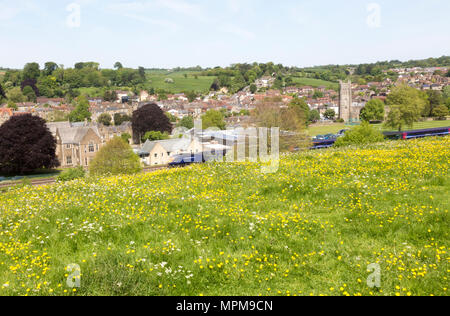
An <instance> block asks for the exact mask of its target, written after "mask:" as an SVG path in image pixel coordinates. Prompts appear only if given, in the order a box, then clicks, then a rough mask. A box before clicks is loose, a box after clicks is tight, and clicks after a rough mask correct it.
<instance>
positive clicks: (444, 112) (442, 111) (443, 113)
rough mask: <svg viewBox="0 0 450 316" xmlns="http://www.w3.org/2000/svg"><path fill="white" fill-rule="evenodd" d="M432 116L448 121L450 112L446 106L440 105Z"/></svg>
mask: <svg viewBox="0 0 450 316" xmlns="http://www.w3.org/2000/svg"><path fill="white" fill-rule="evenodd" d="M432 115H433V117H435V118H437V119H439V120H446V119H447V116H448V115H449V110H448V108H447V107H446V106H445V105H439V106H437V107H435V108H434V109H433V113H432Z"/></svg>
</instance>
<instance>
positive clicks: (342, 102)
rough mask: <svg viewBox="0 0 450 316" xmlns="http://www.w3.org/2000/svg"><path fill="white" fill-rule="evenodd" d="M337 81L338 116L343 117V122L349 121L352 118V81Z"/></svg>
mask: <svg viewBox="0 0 450 316" xmlns="http://www.w3.org/2000/svg"><path fill="white" fill-rule="evenodd" d="M339 83H340V85H341V89H340V93H339V98H340V99H339V118H341V119H343V120H344V121H345V122H350V121H351V120H352V115H351V107H352V97H353V93H352V83H351V82H350V81H348V82H343V81H339Z"/></svg>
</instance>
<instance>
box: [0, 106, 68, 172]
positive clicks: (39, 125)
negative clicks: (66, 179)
mask: <svg viewBox="0 0 450 316" xmlns="http://www.w3.org/2000/svg"><path fill="white" fill-rule="evenodd" d="M55 150H56V140H55V138H54V137H53V135H52V134H51V133H50V131H49V129H48V128H47V127H46V125H45V121H44V120H43V119H41V118H39V117H36V116H32V115H30V114H26V115H20V116H13V117H12V118H11V119H9V120H8V121H6V122H5V123H4V124H3V125H1V126H0V175H4V176H5V175H23V174H26V173H30V172H33V171H36V170H39V169H50V168H54V167H57V166H59V162H58V159H57V158H56V153H55Z"/></svg>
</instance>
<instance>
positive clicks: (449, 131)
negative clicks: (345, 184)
mask: <svg viewBox="0 0 450 316" xmlns="http://www.w3.org/2000/svg"><path fill="white" fill-rule="evenodd" d="M346 131H347V130H342V131H340V132H339V133H338V134H336V135H334V137H332V136H330V135H327V136H328V137H324V138H323V139H315V140H313V146H312V147H311V148H310V149H312V150H315V149H323V148H330V147H333V145H334V143H335V142H336V140H337V139H338V138H339V137H341V136H343V135H344V134H345V132H346ZM383 134H384V136H385V138H386V139H392V140H400V139H403V140H408V139H416V138H424V137H437V136H447V135H450V127H439V128H429V129H419V130H411V131H403V132H384V133H383ZM225 155H226V151H211V152H200V153H195V154H180V155H177V156H174V157H173V159H172V161H171V162H169V164H168V166H169V168H174V167H184V166H188V165H191V164H196V163H205V162H208V161H223V157H224V156H225Z"/></svg>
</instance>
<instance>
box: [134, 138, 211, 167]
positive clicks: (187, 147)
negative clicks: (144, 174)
mask: <svg viewBox="0 0 450 316" xmlns="http://www.w3.org/2000/svg"><path fill="white" fill-rule="evenodd" d="M202 151H203V146H202V144H201V143H200V142H199V141H198V140H197V139H196V138H194V139H190V138H177V139H168V140H158V141H147V142H145V144H144V146H143V147H142V149H141V150H140V156H141V157H143V162H144V163H145V164H146V165H149V166H155V165H166V164H168V163H170V161H171V160H172V159H173V157H174V156H176V155H180V154H196V153H200V152H202Z"/></svg>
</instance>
